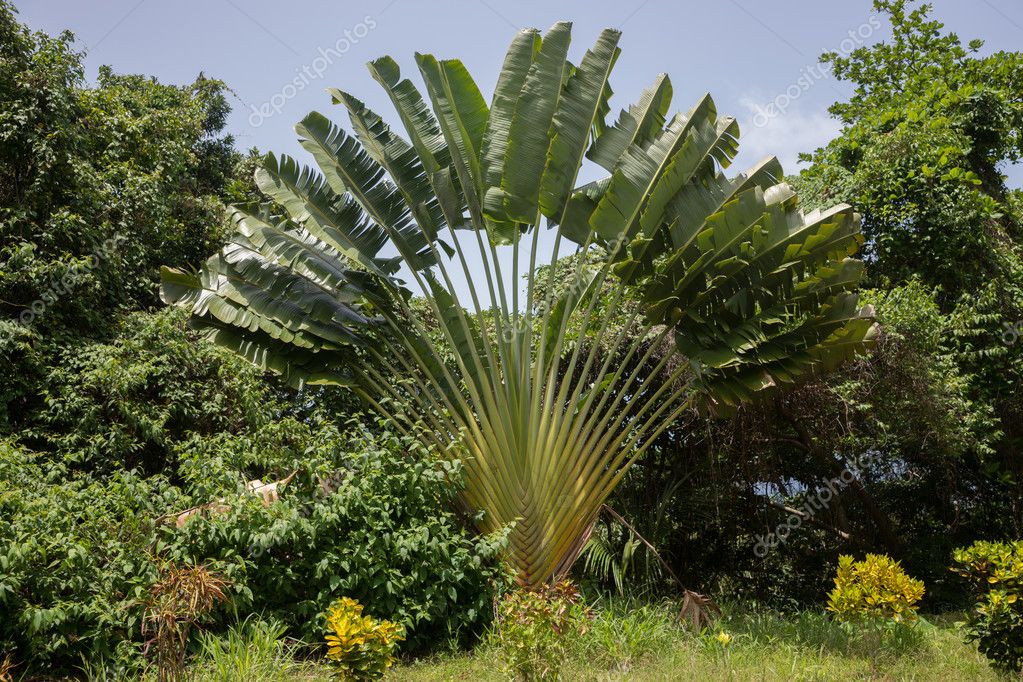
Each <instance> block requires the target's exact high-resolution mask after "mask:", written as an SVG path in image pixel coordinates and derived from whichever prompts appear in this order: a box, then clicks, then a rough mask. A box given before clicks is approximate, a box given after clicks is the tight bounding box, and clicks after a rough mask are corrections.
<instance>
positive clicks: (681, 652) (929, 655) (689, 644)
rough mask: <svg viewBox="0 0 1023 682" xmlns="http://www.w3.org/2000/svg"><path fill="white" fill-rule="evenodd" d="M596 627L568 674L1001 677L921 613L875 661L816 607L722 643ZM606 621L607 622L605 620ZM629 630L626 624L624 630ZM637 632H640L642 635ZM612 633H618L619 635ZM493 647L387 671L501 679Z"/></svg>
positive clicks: (761, 619) (745, 628) (948, 624)
mask: <svg viewBox="0 0 1023 682" xmlns="http://www.w3.org/2000/svg"><path fill="white" fill-rule="evenodd" d="M616 620H617V623H616V625H611V624H610V623H607V624H602V625H601V626H599V627H595V628H594V630H593V632H592V633H591V635H592V638H591V637H587V638H585V640H584V641H583V642H580V643H578V644H576V645H575V646H574V647H573V650H572V652H571V654H570V656H569V657H568V659H567V661H566V666H565V669H564V674H565V679H567V680H863V679H877V680H941V681H942V682H953V681H958V680H970V681H973V680H997V679H999V677H998V676H997V675H996V674H995V673H994V672H993V671H992V670H991V668H990V667H989V666H988V664H987V661H986V660H985V659H984V657H983V656H981V655H980V654H979V653H978V652H977V650H976V649H975V648H974V647H972V646H969V645H967V644H965V643H964V642H963V640H962V637H961V635H960V633H959V632H958V631H957V630H956V629H955V627H954V625H953V621H954V618H947V617H939V618H934V619H931V620H930V621H928V620H926V619H925V620H922V621H921V622H920V623H919V625H918V632H917V633H916V635H917V636H916V637H914V638H913V641H909V642H905V643H903V644H902V645H900V646H898V647H897V648H896V649H895V650H893V649H892V648H891V647H889V648H888V650H887V651H885V652H883V653H882V654H881V655H880V656H879V658H878V661H877V665H876V668H872V662H871V656H870V654H869V652H868V651H866V650H864V647H863V646H862V645H858V644H856V643H852V642H849V641H848V639H847V638H846V637H845V636H844V633H843V632H842V631H841V630H840V629H839V628H837V627H835V626H834V625H833V624H831V623H829V622H827V621H826V620H825V619H824V618H822V617H821V616H820V615H817V614H802V615H799V616H796V617H794V618H791V619H782V618H780V617H778V616H769V615H764V616H744V617H736V618H729V619H726V621H725V622H723V623H722V624H721V625H722V629H724V630H726V631H727V632H728V633H729V634H731V635H732V637H733V639H732V642H731V644H730V645H729V646H728V647H727V649H726V648H725V647H723V646H721V645H720V643H718V642H717V641H716V640H715V639H713V638H712V637H703V638H700V637H695V636H693V635H689V634H687V633H685V632H684V631H681V630H675V631H674V632H673V631H672V630H673V628H668V627H664V628H663V629H662V630H661V631H660V632H655V633H651V632H650V631H649V630H647V629H646V628H645V627H641V628H638V629H637V628H636V627H635V625H636V622H635V621H636V619H635V618H630V617H629V616H626V617H625V618H617V619H616ZM608 626H610V627H608ZM630 628H631V631H630ZM640 632H642V633H643V634H642V635H641V634H640ZM616 635H617V637H616ZM501 668H502V663H501V658H500V655H499V653H498V652H497V651H494V650H493V649H489V648H487V647H482V648H481V649H479V650H478V651H477V652H475V653H473V654H462V655H451V656H445V657H438V658H436V659H434V660H430V661H422V662H417V663H413V664H407V665H402V666H400V667H397V668H396V669H395V670H394V671H393V673H392V674H391V675H390V677H389V678H388V679H392V680H408V681H409V682H417V681H418V682H427V681H434V680H436V681H438V682H439V681H441V680H495V681H496V680H507V679H509V676H508V675H507V674H505V673H503V672H502V670H501Z"/></svg>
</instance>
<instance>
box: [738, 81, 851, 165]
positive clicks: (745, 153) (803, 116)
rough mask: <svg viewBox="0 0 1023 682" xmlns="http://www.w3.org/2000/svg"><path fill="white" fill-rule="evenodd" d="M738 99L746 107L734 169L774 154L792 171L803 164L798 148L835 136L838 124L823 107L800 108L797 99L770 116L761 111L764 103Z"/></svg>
mask: <svg viewBox="0 0 1023 682" xmlns="http://www.w3.org/2000/svg"><path fill="white" fill-rule="evenodd" d="M739 103H740V104H741V105H742V106H743V107H744V108H745V109H746V110H747V115H746V116H744V117H742V118H740V120H739V124H740V130H741V134H740V137H739V156H738V157H737V158H736V162H735V169H736V170H743V169H745V168H747V167H749V166H752V165H753V164H754V163H756V162H757V161H759V160H760V159H762V158H764V157H765V156H777V157H778V159H779V160H780V161H781V163H782V167H783V168H784V169H785V172H786V173H794V172H796V171H797V170H799V168H801V167H803V165H804V164H799V162H798V161H797V158H798V155H799V153H800V152H812V151H813V150H815V149H817V148H818V147H821V146H823V145H825V144H827V143H828V142H829V141H830V140H832V139H833V138H835V137H836V136H837V135H838V133H839V131H840V130H841V124H840V123H839V122H838V121H836V120H835V119H833V118H831V116H830V115H828V113H827V111H803V110H802V109H801V108H800V106H799V103H798V102H792V105H791V106H790V107H788V108H787V109H786V110H785V111H783V112H781V111H776V112H775V115H774V116H766V115H764V113H763V112H764V104H763V103H762V102H761V101H760V100H758V99H754V98H753V97H751V96H746V97H742V98H740V100H739Z"/></svg>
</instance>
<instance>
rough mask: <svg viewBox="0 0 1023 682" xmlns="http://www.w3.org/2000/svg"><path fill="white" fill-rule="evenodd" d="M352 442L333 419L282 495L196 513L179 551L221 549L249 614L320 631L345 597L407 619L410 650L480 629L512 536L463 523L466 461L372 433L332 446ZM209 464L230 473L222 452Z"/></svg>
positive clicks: (306, 632) (207, 553)
mask: <svg viewBox="0 0 1023 682" xmlns="http://www.w3.org/2000/svg"><path fill="white" fill-rule="evenodd" d="M341 439H342V436H340V435H339V434H336V433H335V434H331V433H330V429H329V428H327V427H323V428H322V429H321V430H320V431H319V432H318V433H317V434H315V435H314V437H313V439H311V440H310V441H309V447H307V448H306V450H305V451H304V452H303V453H302V455H301V458H297V457H296V459H295V460H294V461H293V462H291V463H288V465H287V467H286V468H292V467H293V468H292V469H291V470H293V471H297V472H298V474H297V475H296V477H295V479H294V480H293V481H292V482H291V483H289V484H288V486H287V487H286V488H285V489H284V490H283V494H282V498H281V500H280V501H279V502H277V503H275V504H272V505H269V506H264V505H263V504H262V503H261V502H260V501H259V500H258V499H256V498H254V497H253V496H251V495H245V494H236V495H235V497H234V499H235V503H233V504H232V505H231V509H230V511H228V512H227V513H226V514H223V515H221V516H215V517H210V518H199V519H195V520H193V521H190V522H188V523H187V524H186V525H185V526H184V528H183V529H182V530H181V531H180V532H179V533H178V534H177V540H176V545H175V547H174V549H173V551H174V552H175V553H178V554H180V555H181V556H182V557H185V556H197V557H217V558H218V559H219V563H218V564H217V567H218V569H219V570H220V571H221V572H223V573H224V574H225V575H226V576H227V577H228V578H229V579H231V580H232V581H233V582H234V583H235V590H236V592H237V598H236V602H237V603H238V604H240V605H241V608H243V609H244V611H246V612H250V611H251V612H263V613H268V614H272V615H273V616H274V617H275V618H277V619H279V620H281V621H282V622H283V623H285V624H287V625H289V626H290V627H291V628H293V631H294V632H298V633H301V634H302V635H303V636H305V637H306V638H309V639H319V638H320V635H321V634H322V630H321V629H320V628H321V626H322V623H321V622H320V619H319V616H320V614H321V613H323V612H324V611H325V610H326V609H327V607H328V606H329V605H330V603H331V602H332V601H334V600H335V599H336V598H337V597H339V596H342V595H343V596H349V597H352V598H355V599H357V600H358V601H359V602H361V603H362V604H364V605H365V606H366V608H367V609H369V610H371V611H372V613H373V614H374V615H376V616H379V617H382V618H387V619H390V620H394V621H397V622H399V623H401V624H402V625H403V626H405V628H406V630H407V632H408V641H407V643H406V647H407V648H411V649H423V648H427V647H429V646H430V645H431V644H436V643H438V642H443V641H448V640H451V639H455V638H466V637H470V636H471V635H472V633H474V632H477V631H478V630H479V628H480V627H481V626H482V625H484V624H485V623H486V622H487V620H488V616H489V615H490V613H491V611H492V608H491V599H492V595H493V593H494V590H495V589H498V588H500V587H501V584H502V581H503V580H504V575H503V572H502V568H501V566H500V563H499V558H498V555H499V553H500V549H501V546H502V542H503V538H500V537H476V538H473V537H471V536H470V535H469V534H468V533H467V532H465V531H463V530H461V525H460V523H459V521H458V519H456V517H455V516H454V514H453V513H452V512H451V511H450V509H451V504H452V502H453V497H452V495H453V493H454V491H455V489H454V485H455V484H457V482H458V480H459V478H460V466H459V465H458V464H457V463H449V462H442V461H439V460H437V459H435V458H433V457H432V456H431V455H430V453H428V452H426V451H425V450H424V449H423V448H422V447H421V446H419V445H417V444H415V443H414V442H411V441H409V440H406V439H398V438H396V437H394V436H391V435H387V434H385V435H383V436H376V435H373V434H370V433H369V432H366V431H362V432H361V433H359V435H357V436H355V437H353V438H352V439H351V440H350V441H349V442H347V444H346V447H347V449H346V450H345V451H344V452H343V453H341V454H340V455H339V454H338V453H337V452H332V451H331V450H332V448H334V449H336V448H337V447H338V443H339V441H340V440H341ZM225 450H226V451H228V452H230V450H231V448H230V447H228V448H225ZM221 461H223V460H221ZM203 462H204V464H206V465H207V468H206V469H205V473H204V476H206V477H207V478H208V479H216V477H217V476H218V475H220V476H222V475H223V473H221V474H217V473H216V472H215V471H212V470H211V469H212V468H213V467H214V466H215V464H216V462H217V460H216V459H215V458H210V457H205V458H203ZM225 471H226V470H225ZM280 471H281V473H282V474H286V473H287V472H286V471H284V469H280ZM327 475H329V476H330V477H329V478H326V476H327ZM328 491H329V493H328Z"/></svg>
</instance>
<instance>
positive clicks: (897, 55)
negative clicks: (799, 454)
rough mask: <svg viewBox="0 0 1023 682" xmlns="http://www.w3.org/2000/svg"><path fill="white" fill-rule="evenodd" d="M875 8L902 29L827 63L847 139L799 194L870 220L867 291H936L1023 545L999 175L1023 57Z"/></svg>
mask: <svg viewBox="0 0 1023 682" xmlns="http://www.w3.org/2000/svg"><path fill="white" fill-rule="evenodd" d="M874 6H875V9H877V10H878V11H879V12H882V13H886V14H887V15H888V16H889V17H890V20H891V25H892V31H893V36H892V39H891V40H890V41H887V42H881V43H878V44H876V45H871V46H866V47H862V48H859V49H857V50H855V51H853V52H852V53H851V54H849V55H848V56H840V55H837V54H825V55H823V57H822V59H823V61H825V62H827V63H830V64H831V65H832V67H833V71H834V74H835V76H836V77H838V78H839V79H842V80H847V81H850V82H851V83H852V84H854V85H855V86H856V89H855V92H854V94H853V96H852V97H851V98H850V99H849V100H848V101H846V102H838V103H836V104H835V105H834V106H832V108H831V112H832V113H833V114H834V115H835V116H836V117H838V118H839V119H840V120H841V121H842V123H843V124H844V128H843V130H842V133H841V135H840V136H839V137H837V138H836V139H835V140H833V141H832V142H831V143H829V144H828V145H827V146H826V147H823V148H822V149H819V150H817V151H816V152H815V153H814V154H813V155H810V156H807V157H806V158H807V159H808V160H811V161H812V162H813V165H812V166H811V167H810V168H809V169H808V170H806V171H804V172H803V173H802V174H801V177H800V178H799V182H798V185H799V186H800V188H801V189H802V191H804V193H805V194H806V195H807V196H808V197H809V200H810V202H811V203H814V202H817V203H830V202H833V201H836V200H839V201H847V202H849V203H851V204H853V205H854V206H855V207H856V208H857V210H859V211H860V212H861V213H862V214H863V226H864V233H865V234H866V236H867V246H866V248H867V254H868V255H867V263H868V266H867V278H868V282H870V283H871V284H873V285H875V286H879V287H889V286H893V285H898V284H902V283H904V282H907V281H909V280H912V279H918V280H920V281H921V282H923V283H925V284H927V285H930V286H933V287H936V293H937V301H938V303H939V306H940V310H941V313H942V314H945V315H949V316H950V321H949V324H948V325H947V327H948V333H949V336H950V339H951V340H950V342H949V343H950V344H951V345H950V352H951V353H952V354H953V356H954V358H955V363H956V364H957V365H958V367H959V373H960V374H961V375H963V376H965V377H969V382H970V383H969V387H968V389H967V394H968V395H969V397H970V399H971V400H973V401H974V402H975V403H976V405H977V406H979V408H980V410H981V411H983V410H986V409H993V410H994V413H995V415H996V417H997V418H998V421H997V423H996V424H995V427H994V428H995V429H996V430H997V432H999V436H1000V437H999V438H998V439H997V441H996V442H994V443H993V445H992V448H991V450H990V452H989V453H988V457H987V462H986V465H987V466H989V467H991V468H994V469H997V470H998V471H999V472H1000V473H1002V474H1003V475H1005V476H1010V477H1012V478H1013V479H1014V480H1015V481H1016V482H1017V485H1016V489H1015V492H1014V494H1013V500H1014V502H1013V505H1014V510H1013V514H1012V518H1013V519H1014V522H1015V526H1016V533H1015V534H1016V535H1018V534H1019V532H1020V530H1021V529H1023V468H1021V464H1020V457H1019V454H1020V451H1021V450H1020V448H1021V446H1023V430H1021V429H1023V397H1021V396H1020V392H1019V390H1018V386H1019V385H1020V383H1021V381H1023V352H1021V349H1023V346H1021V345H1020V344H1015V343H1013V341H1014V338H1015V337H1014V336H1013V334H1014V331H1013V330H1016V329H1018V324H1019V322H1020V320H1023V259H1021V255H1023V250H1021V241H1020V240H1021V238H1023V233H1021V226H1023V213H1021V211H1020V201H1019V195H1020V193H1019V190H1018V189H1016V190H1013V189H1010V188H1009V187H1007V185H1006V178H1005V176H1003V175H1002V174H1001V172H1000V168H1002V167H1003V166H1004V165H1005V164H1008V163H1014V162H1017V161H1019V160H1020V159H1021V158H1023V101H1021V99H1020V96H1019V93H1020V92H1021V91H1023V53H1021V52H998V53H993V54H989V55H982V53H981V49H982V47H983V41H980V40H973V41H970V42H969V43H968V44H967V45H965V46H964V45H963V44H962V42H961V41H960V39H959V37H958V36H956V35H955V34H954V33H948V32H946V31H944V27H943V25H942V24H941V22H939V21H937V20H935V19H932V18H931V16H930V13H931V9H932V8H931V6H930V5H927V4H919V5H915V6H914V3H912V2H907V1H906V0H877V1H875V3H874ZM1006 334H1008V336H1006ZM1006 338H1008V342H1007V341H1006Z"/></svg>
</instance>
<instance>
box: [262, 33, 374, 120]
mask: <svg viewBox="0 0 1023 682" xmlns="http://www.w3.org/2000/svg"><path fill="white" fill-rule="evenodd" d="M376 27H377V22H376V19H374V18H373V17H372V16H370V15H366V16H365V17H364V18H363V20H362V21H360V22H359V23H357V24H356V25H355V26H353V27H352V28H349V29H345V31H344V35H342V36H341V37H340V38H338V39H337V42H336V43H334V45H333V46H332V47H327V48H323V47H321V48H318V49H317V52H318V53H319V54H318V55H317V56H316V58H315V59H313V60H312V61H311V62H310V63H308V64H306V65H304V66H302V67H301V68H299V69H296V71H297V72H298V75H297V76H295V77H294V78H292V79H291V81H290V82H288V83H286V84H285V85H284V87H282V88H281V89H280V90H279V91H278V92H276V93H274V94H273V96H272V97H270V99H268V100H267V101H266V102H263V104H261V105H259V106H258V107H257V106H255V105H252V104H250V105H249V108H250V109H252V113H250V114H249V125H250V126H252V127H253V128H258V127H260V126H261V125H263V123H265V122H266V120H267V119H269V118H272V117H274V116H276V115H277V114H279V113H281V112H282V111H283V110H284V105H285V104H287V103H288V102H289V101H291V100H292V99H294V98H295V97H297V96H298V93H300V92H302V91H303V90H305V89H306V88H307V87H309V85H310V84H311V83H312V82H313V81H315V80H318V79H320V78H323V75H324V74H325V73H326V72H327V69H329V68H330V67H331V66H333V64H334V62H335V61H337V60H339V59H341V58H342V57H343V56H344V55H345V54H347V53H348V52H349V51H350V50H351V49H352V48H353V47H355V46H356V45H358V43H359V41H360V40H362V39H363V38H365V37H366V36H368V35H369V32H370V31H372V30H373V29H375V28H376Z"/></svg>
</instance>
